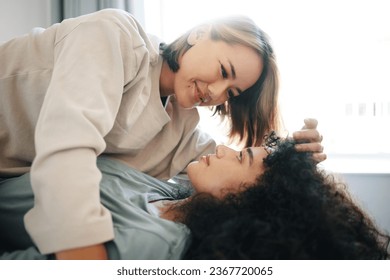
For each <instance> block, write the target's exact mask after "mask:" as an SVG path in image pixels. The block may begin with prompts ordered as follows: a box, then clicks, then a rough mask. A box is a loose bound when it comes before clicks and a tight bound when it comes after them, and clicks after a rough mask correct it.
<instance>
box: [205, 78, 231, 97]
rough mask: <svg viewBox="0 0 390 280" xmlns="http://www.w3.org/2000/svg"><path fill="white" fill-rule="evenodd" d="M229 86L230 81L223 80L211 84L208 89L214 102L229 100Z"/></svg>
mask: <svg viewBox="0 0 390 280" xmlns="http://www.w3.org/2000/svg"><path fill="white" fill-rule="evenodd" d="M229 86H230V85H229V81H228V80H221V81H216V82H214V83H211V84H209V85H208V86H207V89H208V93H209V95H210V97H211V99H212V100H215V101H217V100H218V101H226V100H227V99H228V96H227V94H226V92H227V90H228V88H229Z"/></svg>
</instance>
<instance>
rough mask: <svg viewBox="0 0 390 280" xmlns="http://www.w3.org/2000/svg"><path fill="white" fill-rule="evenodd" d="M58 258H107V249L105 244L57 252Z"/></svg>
mask: <svg viewBox="0 0 390 280" xmlns="http://www.w3.org/2000/svg"><path fill="white" fill-rule="evenodd" d="M55 255H56V259H57V260H107V259H108V257H107V251H106V248H105V246H104V245H103V244H97V245H92V246H88V247H82V248H76V249H71V250H65V251H61V252H57V253H56V254H55Z"/></svg>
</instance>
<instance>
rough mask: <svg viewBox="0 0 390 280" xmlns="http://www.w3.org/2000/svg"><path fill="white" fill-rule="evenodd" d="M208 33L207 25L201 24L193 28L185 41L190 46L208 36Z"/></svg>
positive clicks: (208, 27)
mask: <svg viewBox="0 0 390 280" xmlns="http://www.w3.org/2000/svg"><path fill="white" fill-rule="evenodd" d="M209 33H210V26H209V25H202V26H199V27H197V28H194V29H193V30H192V31H191V33H190V35H188V38H187V43H188V44H189V45H191V46H193V45H195V44H196V43H197V42H198V41H200V40H203V39H205V38H208V36H209Z"/></svg>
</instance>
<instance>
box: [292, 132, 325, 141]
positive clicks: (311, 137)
mask: <svg viewBox="0 0 390 280" xmlns="http://www.w3.org/2000/svg"><path fill="white" fill-rule="evenodd" d="M293 138H294V140H295V141H297V142H300V141H302V140H305V142H319V143H321V142H322V138H323V137H322V135H321V134H320V133H319V132H318V130H316V129H309V130H299V131H295V132H294V133H293Z"/></svg>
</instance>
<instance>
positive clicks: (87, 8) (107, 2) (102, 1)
mask: <svg viewBox="0 0 390 280" xmlns="http://www.w3.org/2000/svg"><path fill="white" fill-rule="evenodd" d="M59 2H60V9H62V16H63V19H65V18H72V17H77V16H80V15H84V14H88V13H92V12H95V11H98V10H102V9H106V8H116V9H122V10H125V11H128V12H130V13H132V14H133V15H134V16H135V17H136V18H137V19H138V21H140V22H141V24H143V18H144V11H143V1H137V0H60V1H59Z"/></svg>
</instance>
